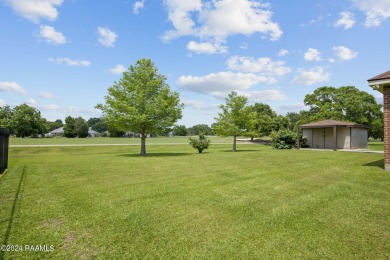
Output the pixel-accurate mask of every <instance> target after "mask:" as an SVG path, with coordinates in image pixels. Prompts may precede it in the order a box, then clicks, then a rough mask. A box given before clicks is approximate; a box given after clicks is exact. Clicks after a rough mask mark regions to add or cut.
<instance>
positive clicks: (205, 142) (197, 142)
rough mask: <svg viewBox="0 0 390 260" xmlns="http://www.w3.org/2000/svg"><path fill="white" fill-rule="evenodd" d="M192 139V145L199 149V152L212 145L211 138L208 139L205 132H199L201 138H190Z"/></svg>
mask: <svg viewBox="0 0 390 260" xmlns="http://www.w3.org/2000/svg"><path fill="white" fill-rule="evenodd" d="M188 140H190V145H191V146H192V147H193V148H194V149H197V150H198V152H199V153H202V152H203V150H205V149H207V148H209V145H210V142H211V141H210V139H206V137H205V135H204V133H200V134H199V138H192V137H190V138H188Z"/></svg>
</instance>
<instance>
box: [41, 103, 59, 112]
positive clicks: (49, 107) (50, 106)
mask: <svg viewBox="0 0 390 260" xmlns="http://www.w3.org/2000/svg"><path fill="white" fill-rule="evenodd" d="M40 108H41V109H43V110H51V111H54V110H57V109H59V107H58V106H57V105H54V104H50V105H43V106H40Z"/></svg>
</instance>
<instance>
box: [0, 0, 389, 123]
mask: <svg viewBox="0 0 390 260" xmlns="http://www.w3.org/2000/svg"><path fill="white" fill-rule="evenodd" d="M0 35H1V37H0V57H1V59H0V60H1V62H0V106H3V105H6V104H7V105H10V106H12V107H13V106H16V105H19V104H22V103H27V104H29V105H31V106H34V107H36V108H38V109H39V110H40V111H41V113H42V115H43V116H44V117H46V118H47V119H48V120H56V119H58V118H59V119H62V120H63V119H64V118H65V117H66V116H67V115H71V116H82V117H84V118H85V119H88V118H90V117H99V116H100V115H101V114H100V112H99V111H97V110H95V109H94V106H95V105H96V104H97V103H100V102H104V96H105V95H106V94H107V88H108V87H109V86H111V85H112V84H113V83H114V82H115V81H118V80H119V79H120V77H121V73H122V71H123V69H126V68H128V67H129V65H132V64H134V63H135V62H136V61H137V60H138V59H140V58H150V59H152V60H153V61H154V63H155V65H156V67H157V68H158V69H159V72H160V73H162V74H164V75H165V76H166V77H167V83H168V84H169V85H170V87H171V89H172V90H175V91H178V92H179V93H180V97H181V100H182V102H183V103H184V104H185V109H184V111H183V119H182V120H180V121H179V122H178V123H179V124H185V125H186V126H192V125H194V124H200V123H206V124H211V123H213V122H214V117H215V116H216V115H217V114H218V111H219V109H218V105H220V104H221V103H224V98H225V97H226V96H227V94H228V93H229V92H231V91H232V90H234V91H237V92H238V93H239V94H241V95H245V96H247V97H248V99H249V102H250V103H255V102H263V103H267V104H269V105H270V106H271V107H272V108H273V109H274V110H275V111H276V112H277V113H278V114H286V113H287V112H297V111H299V110H302V109H305V107H304V105H303V99H304V97H305V95H306V94H308V93H312V92H313V91H314V90H315V89H316V88H318V87H320V86H325V85H326V86H334V87H340V86H345V85H354V86H356V87H358V88H359V89H361V90H364V91H367V92H369V93H371V94H373V95H374V96H375V97H377V98H378V101H381V95H380V93H377V92H375V91H372V90H371V89H370V88H369V87H368V86H367V81H366V80H367V79H368V78H371V77H373V76H376V75H377V74H380V73H382V72H385V71H387V70H389V69H390V64H389V58H390V48H389V42H390V0H345V1H334V0H330V1H326V0H321V1H320V0H318V1H316V0H311V1H303V0H297V1H285V0H272V1H251V0H214V1H201V0H163V1H158V0H140V1H134V0H133V1H127V0H121V1H112V0H111V1H108V0H99V1H86V0H69V1H67V0H0Z"/></svg>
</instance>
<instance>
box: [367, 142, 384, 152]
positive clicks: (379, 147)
mask: <svg viewBox="0 0 390 260" xmlns="http://www.w3.org/2000/svg"><path fill="white" fill-rule="evenodd" d="M368 148H369V149H371V150H374V151H384V143H383V142H369V143H368Z"/></svg>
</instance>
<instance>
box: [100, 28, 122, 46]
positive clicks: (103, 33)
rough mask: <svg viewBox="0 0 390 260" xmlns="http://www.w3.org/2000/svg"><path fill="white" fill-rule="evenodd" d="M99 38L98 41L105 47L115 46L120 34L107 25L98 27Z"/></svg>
mask: <svg viewBox="0 0 390 260" xmlns="http://www.w3.org/2000/svg"><path fill="white" fill-rule="evenodd" d="M98 33H99V38H98V41H99V42H100V44H101V45H103V46H105V47H114V43H115V41H116V39H117V38H118V35H117V34H116V33H115V32H113V31H111V30H110V29H108V28H106V27H100V26H99V27H98Z"/></svg>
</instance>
